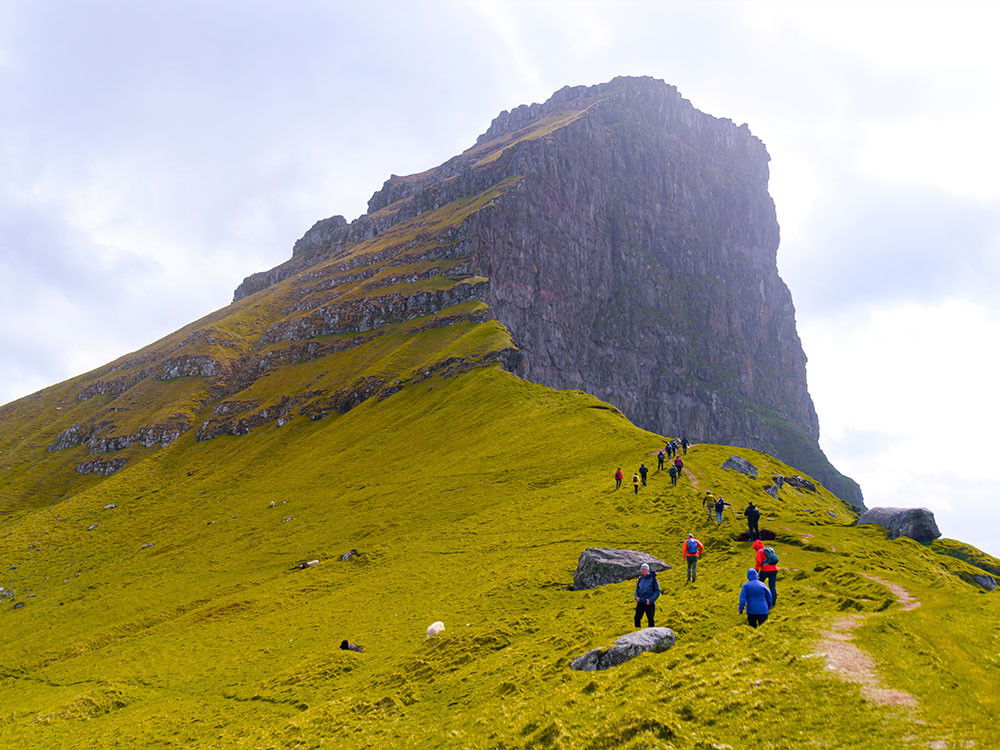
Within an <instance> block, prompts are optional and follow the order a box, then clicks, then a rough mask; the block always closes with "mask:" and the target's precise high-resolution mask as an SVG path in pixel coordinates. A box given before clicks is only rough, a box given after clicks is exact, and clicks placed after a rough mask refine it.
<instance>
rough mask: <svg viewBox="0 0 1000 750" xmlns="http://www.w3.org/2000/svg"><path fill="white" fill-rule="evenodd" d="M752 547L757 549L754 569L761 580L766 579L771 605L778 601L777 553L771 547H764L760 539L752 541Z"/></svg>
mask: <svg viewBox="0 0 1000 750" xmlns="http://www.w3.org/2000/svg"><path fill="white" fill-rule="evenodd" d="M753 548H754V549H755V550H757V555H756V563H755V564H754V569H755V570H756V571H757V572H758V573H759V574H760V579H761V581H762V582H763V581H767V587H768V589H769V590H770V592H771V606H772V607H773V606H774V605H775V604H777V603H778V555H777V554H776V553H775V551H774V550H773V549H772V548H771V547H765V546H764V542H762V541H761V540H760V539H758V540H757V541H756V542H754V543H753Z"/></svg>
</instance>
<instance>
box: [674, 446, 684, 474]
mask: <svg viewBox="0 0 1000 750" xmlns="http://www.w3.org/2000/svg"><path fill="white" fill-rule="evenodd" d="M676 452H677V451H674V453H676ZM674 466H676V467H677V478H678V479H680V476H681V472H682V471H684V459H682V458H681V457H680V456H677V458H675V459H674Z"/></svg>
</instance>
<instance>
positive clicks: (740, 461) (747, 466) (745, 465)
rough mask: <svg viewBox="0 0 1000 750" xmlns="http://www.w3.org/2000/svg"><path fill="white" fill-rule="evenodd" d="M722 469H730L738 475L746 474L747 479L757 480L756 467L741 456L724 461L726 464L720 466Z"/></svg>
mask: <svg viewBox="0 0 1000 750" xmlns="http://www.w3.org/2000/svg"><path fill="white" fill-rule="evenodd" d="M722 468H723V469H732V470H733V471H738V472H739V473H740V474H746V475H747V476H748V477H753V478H754V479H756V478H757V467H756V466H754V465H753V464H752V463H750V462H749V461H747V460H746V459H745V458H743V457H742V456H730V457H729V458H727V459H726V463H724V464H722Z"/></svg>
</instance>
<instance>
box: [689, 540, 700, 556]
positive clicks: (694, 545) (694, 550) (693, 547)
mask: <svg viewBox="0 0 1000 750" xmlns="http://www.w3.org/2000/svg"><path fill="white" fill-rule="evenodd" d="M688 554H689V555H696V554H698V540H697V539H688Z"/></svg>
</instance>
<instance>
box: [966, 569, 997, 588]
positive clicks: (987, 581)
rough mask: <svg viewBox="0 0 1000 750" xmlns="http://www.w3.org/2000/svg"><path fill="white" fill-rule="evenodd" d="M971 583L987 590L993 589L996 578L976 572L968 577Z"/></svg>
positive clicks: (995, 584)
mask: <svg viewBox="0 0 1000 750" xmlns="http://www.w3.org/2000/svg"><path fill="white" fill-rule="evenodd" d="M969 580H970V582H971V583H974V584H976V585H977V586H979V587H980V588H983V589H986V590H987V591H995V590H996V587H997V579H996V578H994V577H993V576H991V575H987V574H986V573H976V574H975V575H972V576H970V577H969Z"/></svg>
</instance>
